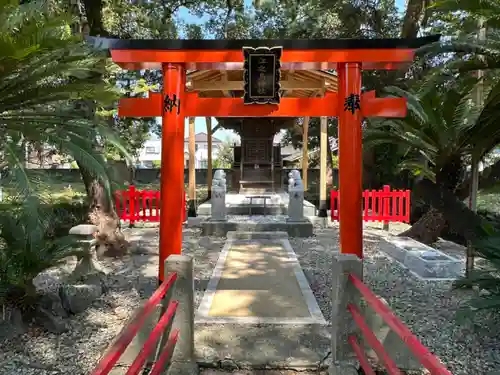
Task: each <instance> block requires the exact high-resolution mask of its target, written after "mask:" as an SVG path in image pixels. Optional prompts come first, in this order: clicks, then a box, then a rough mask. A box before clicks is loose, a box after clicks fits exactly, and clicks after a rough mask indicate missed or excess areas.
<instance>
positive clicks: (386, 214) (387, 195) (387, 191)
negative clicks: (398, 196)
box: [382, 185, 391, 230]
mask: <svg viewBox="0 0 500 375" xmlns="http://www.w3.org/2000/svg"><path fill="white" fill-rule="evenodd" d="M383 191H384V193H383V198H382V199H383V200H382V202H383V206H382V216H383V218H384V219H383V220H384V227H383V229H384V230H389V219H390V205H389V203H390V199H391V187H390V186H389V185H384V188H383Z"/></svg>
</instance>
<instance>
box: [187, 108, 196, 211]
mask: <svg viewBox="0 0 500 375" xmlns="http://www.w3.org/2000/svg"><path fill="white" fill-rule="evenodd" d="M195 120H196V117H190V118H189V144H188V151H189V152H188V153H189V162H188V200H189V202H188V217H196V164H195V161H196V139H195Z"/></svg>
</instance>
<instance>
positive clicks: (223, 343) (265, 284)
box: [195, 232, 329, 369]
mask: <svg viewBox="0 0 500 375" xmlns="http://www.w3.org/2000/svg"><path fill="white" fill-rule="evenodd" d="M275 234H276V236H275ZM275 234H269V233H267V232H264V233H262V235H263V238H255V237H258V236H255V233H252V237H253V238H252V239H250V240H248V239H238V238H232V237H233V236H232V235H231V232H230V233H229V234H228V239H227V241H226V244H225V246H224V248H223V249H222V251H221V253H220V255H219V259H218V262H217V265H216V266H215V269H214V271H213V273H212V277H211V279H210V281H209V284H208V286H207V289H206V291H205V295H204V297H203V300H202V302H201V304H200V307H199V309H198V312H197V314H196V320H195V324H196V330H195V347H196V352H197V357H198V361H199V363H201V364H203V363H207V364H212V365H213V364H214V363H219V365H220V366H221V367H223V368H224V367H234V368H238V367H240V366H244V367H255V368H263V367H264V368H265V367H269V368H295V369H306V368H316V367H317V366H318V364H319V363H320V362H321V360H322V358H323V357H324V356H325V354H326V353H327V352H328V346H329V333H328V328H327V323H326V321H325V319H324V317H323V315H322V313H321V311H320V309H319V307H318V304H317V302H316V299H315V297H314V295H313V293H312V291H311V289H310V287H309V283H308V282H307V280H306V278H305V276H304V273H303V272H302V269H301V267H300V264H299V262H298V260H297V258H296V256H295V253H294V251H293V249H292V247H291V246H290V243H289V241H288V237H287V235H286V233H280V232H278V233H275ZM235 235H236V234H235ZM237 235H238V236H241V235H242V233H237ZM243 237H244V233H243ZM273 237H275V238H273ZM231 364H233V365H231Z"/></svg>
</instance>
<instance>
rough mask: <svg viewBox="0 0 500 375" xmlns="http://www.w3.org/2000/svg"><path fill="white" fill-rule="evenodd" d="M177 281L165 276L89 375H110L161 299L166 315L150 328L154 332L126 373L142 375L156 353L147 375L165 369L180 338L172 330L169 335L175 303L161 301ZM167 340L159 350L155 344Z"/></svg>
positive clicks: (156, 373) (172, 276)
mask: <svg viewBox="0 0 500 375" xmlns="http://www.w3.org/2000/svg"><path fill="white" fill-rule="evenodd" d="M176 280H177V274H176V273H172V274H170V275H169V276H168V278H167V280H165V281H164V282H163V283H162V284H161V285H160V287H159V288H158V289H157V290H156V291H155V292H154V293H153V295H152V296H151V298H149V299H148V301H147V302H146V303H145V304H144V306H143V307H142V308H141V309H140V310H139V311H138V312H137V313H136V314H135V316H134V317H133V318H132V319H131V321H130V323H129V324H128V325H127V326H126V327H125V328H124V329H123V330H122V332H120V334H119V335H118V337H117V338H116V340H115V343H114V344H113V345H112V346H111V347H110V348H109V349H108V350H107V351H106V353H105V354H104V356H103V357H102V359H101V360H100V362H99V364H98V365H97V366H96V368H95V369H94V370H93V371H92V373H91V375H107V374H109V373H110V371H111V370H112V369H113V367H114V366H115V365H116V363H117V362H118V360H119V359H120V357H121V356H122V354H123V353H124V352H125V350H126V349H127V347H128V345H129V344H130V343H131V341H132V340H133V339H134V337H135V336H136V335H137V333H138V332H139V330H140V329H141V328H142V326H143V325H144V323H145V322H146V320H147V318H148V317H149V316H150V315H151V314H152V313H153V312H154V311H155V308H156V306H157V305H158V304H159V303H160V302H162V299H163V304H164V305H165V304H167V303H168V307H167V308H166V311H164V312H163V310H162V312H163V314H162V316H161V317H160V320H159V321H158V323H157V324H156V326H155V327H154V328H153V331H152V332H151V334H150V335H149V337H148V339H147V340H146V342H145V344H144V346H143V348H142V350H141V351H140V353H139V354H138V355H137V357H136V358H135V360H134V361H133V363H132V365H131V366H130V368H129V369H128V371H127V375H137V374H139V373H141V371H142V370H143V368H144V365H145V364H146V362H147V360H148V358H150V357H151V355H153V354H155V353H156V351H157V349H158V352H159V353H160V354H159V356H158V358H157V359H156V361H154V363H153V366H152V369H151V372H150V373H149V375H159V374H161V373H162V372H163V371H165V367H166V366H167V365H168V364H169V362H170V359H171V358H172V354H173V352H174V348H175V344H176V343H177V339H178V337H179V331H178V330H174V331H173V332H170V330H171V327H172V322H173V320H174V317H175V312H176V310H177V306H178V302H177V301H170V302H168V299H167V298H164V297H166V295H167V293H168V292H169V291H170V289H171V288H173V287H174V286H175V281H176ZM170 295H171V293H170ZM167 336H168V341H167V342H166V343H165V345H164V346H163V347H159V348H158V347H157V343H159V344H160V345H162V342H163V339H162V337H167Z"/></svg>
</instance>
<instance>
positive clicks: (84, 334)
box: [0, 228, 224, 375]
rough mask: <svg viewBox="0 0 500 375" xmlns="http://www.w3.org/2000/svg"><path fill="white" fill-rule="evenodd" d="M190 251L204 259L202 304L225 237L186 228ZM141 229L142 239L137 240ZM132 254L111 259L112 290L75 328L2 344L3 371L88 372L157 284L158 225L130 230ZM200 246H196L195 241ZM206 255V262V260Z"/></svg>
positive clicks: (71, 322) (51, 281) (46, 280)
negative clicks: (216, 236) (206, 235)
mask: <svg viewBox="0 0 500 375" xmlns="http://www.w3.org/2000/svg"><path fill="white" fill-rule="evenodd" d="M184 233H185V236H184V237H185V239H184V252H185V253H186V254H189V255H193V256H194V257H195V259H197V260H199V261H197V262H196V265H195V268H196V269H195V272H196V282H195V283H196V288H197V292H196V297H195V298H196V304H197V305H198V304H199V303H200V301H201V297H202V293H203V290H204V289H205V287H206V283H208V279H209V278H210V275H211V274H212V270H213V268H214V267H215V263H216V262H217V258H218V255H219V252H220V250H221V249H222V246H223V244H224V239H222V238H208V237H201V238H199V237H198V234H199V230H195V229H185V230H184ZM138 234H140V235H142V239H141V240H139V241H138V240H137V238H136V239H134V237H136V236H137V235H138ZM128 235H129V238H131V242H132V244H133V246H132V253H131V255H130V256H126V257H124V258H122V259H107V260H105V261H104V262H103V263H104V265H105V266H106V267H107V269H108V271H109V275H108V276H107V278H106V283H107V285H108V286H109V292H108V293H107V294H105V295H103V296H102V297H101V298H100V299H99V300H97V301H95V302H94V304H93V306H92V307H90V308H89V309H87V310H86V311H85V312H83V313H81V314H78V315H75V316H73V317H71V318H69V319H68V320H67V323H68V326H69V331H68V332H66V333H63V334H61V335H55V334H49V333H47V332H42V331H41V330H36V329H33V330H30V331H28V332H27V333H26V334H24V335H22V336H19V337H18V338H16V339H13V340H10V341H6V342H3V343H0V375H49V374H50V375H56V374H71V375H87V374H89V373H90V371H91V370H92V369H93V367H94V366H95V365H96V363H97V361H98V360H99V358H100V356H101V355H102V353H103V352H104V351H105V350H106V348H107V346H108V345H109V344H110V342H111V341H112V340H113V338H114V337H115V336H116V335H117V334H118V333H119V331H120V330H121V328H122V327H123V325H124V324H125V323H126V322H127V320H128V319H129V318H130V316H131V315H132V314H133V312H134V311H135V309H136V308H138V307H139V306H141V305H142V303H143V301H144V298H147V297H149V296H150V295H151V294H152V292H153V291H154V290H155V289H156V287H157V272H158V245H157V244H158V230H157V229H156V228H146V229H139V230H136V229H134V230H131V231H129V232H128ZM197 242H198V243H199V245H200V246H193V245H194V243H197ZM202 259H203V261H201V260H202ZM75 263H76V262H75V261H74V260H73V259H70V260H69V261H68V263H67V264H66V265H65V266H64V267H62V268H58V269H52V270H49V271H48V272H46V273H44V275H41V277H39V280H37V281H38V286H39V287H40V288H41V289H50V288H52V287H54V286H56V285H58V284H59V283H60V280H61V277H64V275H66V274H67V273H68V272H71V270H72V267H74V265H75Z"/></svg>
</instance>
